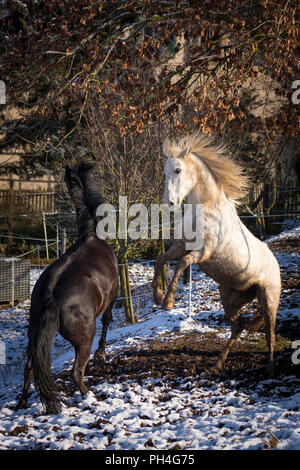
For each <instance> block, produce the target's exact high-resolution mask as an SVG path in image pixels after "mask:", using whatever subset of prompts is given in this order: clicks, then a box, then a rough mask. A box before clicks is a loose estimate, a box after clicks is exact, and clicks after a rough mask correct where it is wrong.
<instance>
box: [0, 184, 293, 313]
mask: <svg viewBox="0 0 300 470" xmlns="http://www.w3.org/2000/svg"><path fill="white" fill-rule="evenodd" d="M299 190H300V188H291V191H298V192H299ZM287 192H289V191H287ZM248 209H249V210H248V213H247V214H241V215H240V216H239V217H240V218H241V219H245V220H247V219H250V220H256V221H257V222H258V224H259V226H260V227H261V233H262V235H264V233H263V230H264V228H265V226H264V224H265V220H268V219H269V220H272V219H273V220H274V221H276V220H281V219H282V220H283V219H288V218H299V217H300V211H285V212H282V213H279V211H277V212H276V213H274V214H271V213H268V212H263V211H259V212H256V213H254V212H252V211H251V209H250V208H248ZM70 215H71V216H74V212H58V211H57V212H42V213H41V214H32V213H25V214H18V215H15V217H24V218H26V217H30V218H31V217H33V216H34V217H42V220H43V226H44V238H39V237H30V236H26V235H23V234H20V233H0V238H4V239H16V240H28V241H31V242H44V243H38V244H37V246H36V247H34V248H33V249H31V250H28V251H26V252H24V253H21V254H19V255H17V256H16V257H15V258H16V259H18V260H20V259H24V258H25V257H28V256H32V255H35V256H37V264H31V267H36V268H37V269H38V270H41V269H44V268H46V267H47V266H48V265H49V263H46V264H42V263H41V253H42V252H44V251H46V253H47V260H48V261H49V258H50V257H49V251H51V250H54V252H55V254H56V258H58V257H59V256H61V254H62V253H64V252H65V250H66V245H67V236H68V239H69V240H72V238H73V237H72V236H71V235H69V234H68V235H67V232H66V229H61V230H59V227H58V224H57V222H54V223H53V222H49V218H50V219H51V220H52V219H53V218H54V220H56V218H57V217H58V216H63V217H66V216H68V217H70ZM48 225H50V226H51V227H52V228H53V227H56V229H57V237H56V239H54V238H48V236H47V226H48ZM166 227H168V228H174V227H172V226H168V225H166V224H163V223H160V224H158V225H157V227H156V228H159V229H163V228H166ZM143 229H148V230H150V226H149V225H147V226H145V227H140V231H142V230H143ZM74 238H75V237H74ZM262 238H263V236H262ZM155 262H156V260H153V259H152V260H142V261H134V260H130V261H126V262H122V263H119V268H120V271H123V269H124V270H125V277H126V279H125V283H127V287H126V289H125V288H124V285H125V284H124V283H123V289H122V290H123V293H121V295H120V296H118V297H117V299H116V300H117V301H120V302H124V308H125V313H126V317H127V319H128V321H131V322H133V321H134V316H135V315H134V312H133V303H132V299H133V300H134V306H135V308H136V309H138V307H139V305H140V304H141V297H142V296H144V298H145V297H148V296H150V295H151V296H152V290H151V289H148V290H147V289H146V290H145V289H144V290H143V289H142V288H141V286H133V285H132V281H131V280H130V276H129V272H128V268H129V267H130V266H133V265H135V266H138V265H142V266H150V265H154V263H155ZM171 264H172V263H169V264H168V270H167V275H168V276H169V277H170V266H171ZM13 265H14V263H12V266H13ZM11 273H12V278H11V281H10V283H9V282H7V281H6V284H5V285H3V283H1V281H0V291H1V290H5V289H8V288H10V292H11V304H12V305H13V304H14V303H15V301H16V300H19V299H17V298H16V290H15V287H16V283H22V282H24V279H23V280H22V279H18V280H17V281H16V279H15V275H14V273H13V269H12V270H11ZM188 283H189V317H190V316H191V294H192V269H190V272H189V279H188ZM121 284H122V283H121ZM163 287H164V288H163V290H165V289H166V286H163ZM127 301H129V304H128V302H127Z"/></svg>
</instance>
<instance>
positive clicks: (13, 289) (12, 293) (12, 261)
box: [11, 259, 15, 307]
mask: <svg viewBox="0 0 300 470" xmlns="http://www.w3.org/2000/svg"><path fill="white" fill-rule="evenodd" d="M11 305H12V307H14V305H15V261H14V259H12V260H11Z"/></svg>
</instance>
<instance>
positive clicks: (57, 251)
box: [56, 224, 59, 258]
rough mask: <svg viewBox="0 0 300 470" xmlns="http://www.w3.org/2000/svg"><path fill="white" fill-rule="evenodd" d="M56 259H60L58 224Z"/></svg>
mask: <svg viewBox="0 0 300 470" xmlns="http://www.w3.org/2000/svg"><path fill="white" fill-rule="evenodd" d="M56 258H59V228H58V224H56Z"/></svg>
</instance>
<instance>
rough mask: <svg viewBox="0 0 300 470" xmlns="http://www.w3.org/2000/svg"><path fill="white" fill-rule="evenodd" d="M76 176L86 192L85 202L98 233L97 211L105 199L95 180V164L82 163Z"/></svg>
mask: <svg viewBox="0 0 300 470" xmlns="http://www.w3.org/2000/svg"><path fill="white" fill-rule="evenodd" d="M76 174H77V175H78V177H79V179H80V182H81V184H82V187H83V190H84V200H85V204H86V207H87V208H88V210H89V213H90V216H91V217H92V219H93V220H94V231H96V223H97V220H96V211H97V208H98V207H99V206H100V205H101V204H103V203H104V199H103V197H102V195H101V193H100V191H99V186H98V183H97V181H96V179H95V163H94V162H89V161H85V162H80V163H79V164H78V165H77V167H76Z"/></svg>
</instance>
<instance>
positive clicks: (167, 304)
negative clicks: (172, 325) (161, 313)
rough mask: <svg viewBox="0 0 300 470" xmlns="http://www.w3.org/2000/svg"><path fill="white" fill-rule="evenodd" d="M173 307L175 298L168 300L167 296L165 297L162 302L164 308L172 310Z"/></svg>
mask: <svg viewBox="0 0 300 470" xmlns="http://www.w3.org/2000/svg"><path fill="white" fill-rule="evenodd" d="M173 307H174V300H167V298H165V299H164V301H163V303H162V309H163V310H171V309H172V308H173Z"/></svg>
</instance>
